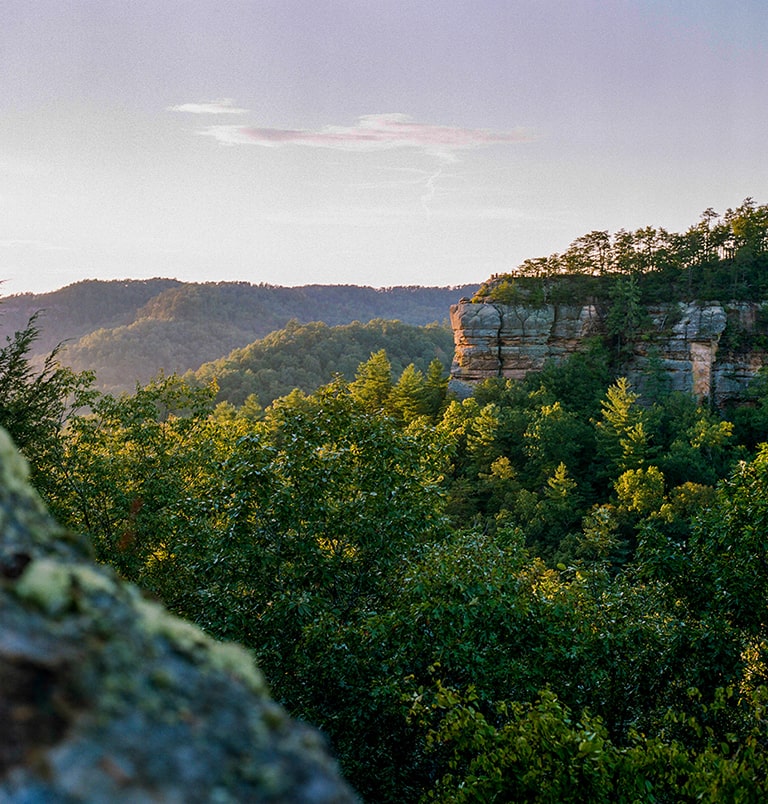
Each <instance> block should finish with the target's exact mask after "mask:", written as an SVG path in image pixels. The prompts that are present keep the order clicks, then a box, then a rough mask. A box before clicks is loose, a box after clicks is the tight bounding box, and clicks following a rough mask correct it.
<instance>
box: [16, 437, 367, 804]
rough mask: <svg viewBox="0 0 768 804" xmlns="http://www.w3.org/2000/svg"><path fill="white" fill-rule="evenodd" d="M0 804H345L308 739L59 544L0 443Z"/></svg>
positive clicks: (65, 539) (193, 643) (215, 652)
mask: <svg viewBox="0 0 768 804" xmlns="http://www.w3.org/2000/svg"><path fill="white" fill-rule="evenodd" d="M0 618H1V620H2V624H1V626H0V802H3V804H22V802H23V804H43V803H44V802H45V804H75V802H93V803H94V804H101V803H102V802H103V803H104V804H107V803H108V804H149V803H150V802H164V804H196V803H197V802H199V803H200V804H203V802H205V803H206V804H208V802H232V804H234V803H235V802H243V801H260V802H262V801H263V802H313V803H317V804H320V802H323V804H331V802H338V803H339V804H341V803H345V802H352V801H355V800H356V799H355V796H354V795H353V793H352V791H351V790H350V789H349V787H348V786H347V785H346V784H345V783H344V781H343V780H342V779H341V778H340V776H339V774H338V772H337V769H336V766H335V764H334V762H333V760H332V759H331V757H330V755H329V753H328V751H327V748H326V746H325V744H324V740H323V738H322V737H321V736H320V735H319V734H318V733H317V732H315V731H314V730H312V729H310V728H308V727H306V726H303V725H300V724H298V723H296V722H294V721H292V720H291V719H290V718H289V717H288V716H287V715H286V713H285V712H284V711H283V709H281V708H280V707H279V706H277V705H276V704H275V703H273V702H272V701H271V700H270V698H269V695H268V693H267V690H266V686H265V684H264V681H263V679H262V677H261V674H260V673H259V671H258V669H257V668H256V667H255V666H254V664H253V661H252V659H251V657H250V655H249V654H248V653H247V652H246V651H245V650H244V649H243V648H240V647H238V646H236V645H233V644H223V643H219V642H215V641H214V640H212V639H210V638H209V637H207V636H206V635H204V634H203V633H202V632H201V631H200V630H199V629H198V628H196V627H195V626H193V625H191V624H190V623H187V622H185V621H183V620H180V619H178V618H176V617H174V616H172V615H170V614H169V613H168V612H167V611H165V610H164V609H163V608H162V607H161V606H160V605H158V604H157V603H154V602H151V601H149V600H146V599H145V598H144V597H142V595H141V594H140V593H139V591H138V590H137V589H136V588H135V587H132V586H130V585H127V584H125V583H123V582H122V581H120V580H119V579H118V578H117V577H116V576H115V574H114V573H113V572H111V571H110V570H109V569H107V568H105V567H100V566H97V565H95V564H94V563H93V562H92V561H91V560H90V558H89V554H88V550H87V547H86V545H85V543H84V542H83V541H81V540H79V539H77V538H73V537H71V536H70V535H68V534H67V533H65V532H63V531H62V530H61V529H60V528H59V527H58V526H57V525H56V524H55V523H54V522H53V521H52V520H51V519H50V518H49V516H48V514H47V513H46V511H45V509H44V507H43V505H42V503H41V502H40V500H39V499H38V497H37V496H36V495H35V493H34V492H33V491H32V490H31V489H30V487H29V485H28V484H27V481H26V464H25V462H24V460H23V459H22V458H21V457H20V456H19V454H18V453H17V452H16V450H15V449H14V447H13V445H12V444H11V442H10V439H9V438H8V436H7V434H6V433H5V431H3V430H2V429H0Z"/></svg>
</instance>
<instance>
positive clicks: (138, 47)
mask: <svg viewBox="0 0 768 804" xmlns="http://www.w3.org/2000/svg"><path fill="white" fill-rule="evenodd" d="M2 17H3V22H2V25H1V26H0V279H1V280H3V284H2V285H0V291H1V292H2V293H3V294H4V295H8V294H13V293H21V292H29V291H31V292H35V293H40V292H46V291H50V290H54V289H56V288H59V287H63V286H65V285H68V284H70V283H72V282H76V281H79V280H81V279H93V278H98V279H124V278H131V279H143V278H149V277H154V276H167V277H176V278H178V279H181V280H184V281H194V282H208V281H248V282H253V283H259V282H267V283H270V284H275V285H304V284H314V283H321V284H358V285H371V286H374V287H390V286H395V285H438V286H447V285H460V284H469V283H475V282H478V283H479V282H482V281H483V280H484V279H486V278H487V277H488V276H490V275H491V274H493V273H499V272H503V271H510V270H513V269H514V268H515V266H517V265H519V264H520V263H521V262H522V261H523V260H525V259H527V258H533V257H539V256H546V255H549V254H552V253H555V252H562V251H564V250H565V249H566V248H567V247H568V245H569V244H570V243H571V242H572V241H573V240H575V239H576V238H577V237H579V236H581V235H583V234H586V233H587V232H590V231H593V230H608V231H609V232H615V231H617V230H618V229H621V228H624V229H629V230H632V229H636V228H640V227H644V226H657V227H664V228H666V229H667V230H669V231H684V230H685V229H687V228H688V227H689V226H691V225H693V224H695V223H696V222H697V221H698V220H699V218H700V215H701V213H702V212H703V211H704V210H705V209H707V208H708V207H712V208H714V209H715V210H716V211H717V212H720V213H722V212H724V211H725V210H726V209H727V208H729V207H732V208H733V207H736V206H738V205H739V204H740V203H741V202H742V201H743V200H744V199H745V198H746V197H752V198H754V199H755V201H756V202H757V203H760V204H762V203H766V202H768V158H767V157H766V150H767V148H766V145H767V143H768V8H766V6H765V0H729V1H728V2H726V1H725V0H559V2H556V1H555V0H466V1H465V0H439V1H438V0H226V2H222V1H221V0H186V1H184V2H182V1H181V0H157V1H156V2H155V1H154V0H151V1H150V0H119V1H116V0H90V1H86V0H3V3H2Z"/></svg>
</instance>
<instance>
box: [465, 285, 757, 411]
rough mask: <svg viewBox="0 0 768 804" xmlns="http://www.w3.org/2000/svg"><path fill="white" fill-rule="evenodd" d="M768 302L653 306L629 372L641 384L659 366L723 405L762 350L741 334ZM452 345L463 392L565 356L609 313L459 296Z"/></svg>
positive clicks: (753, 330)
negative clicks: (744, 344)
mask: <svg viewBox="0 0 768 804" xmlns="http://www.w3.org/2000/svg"><path fill="white" fill-rule="evenodd" d="M763 309H764V308H763V305H761V304H753V303H734V304H730V305H723V304H720V303H718V302H710V303H706V304H698V303H692V304H684V303H679V304H678V303H672V304H666V305H659V306H657V307H653V308H648V310H647V314H648V323H647V325H646V326H645V327H644V329H643V332H642V335H641V337H639V338H637V339H636V340H635V342H634V343H632V344H631V354H630V355H629V357H628V359H627V361H626V365H625V373H626V374H627V375H628V377H629V378H630V380H632V382H633V384H635V385H636V386H639V387H642V385H643V383H644V382H645V380H646V378H647V377H648V374H649V371H651V370H654V371H656V372H660V373H661V375H662V377H663V378H664V379H665V380H666V382H667V384H668V387H669V388H670V389H671V390H674V391H684V392H687V393H692V394H694V395H695V396H696V397H697V398H699V399H704V398H709V399H711V400H712V401H713V403H714V404H716V405H723V404H726V403H728V402H730V401H733V400H738V399H740V398H742V397H743V395H744V391H745V389H746V387H747V385H748V384H749V382H750V381H751V380H752V379H753V378H754V376H755V374H756V373H757V372H758V370H759V369H760V368H761V367H762V366H764V365H766V364H768V355H767V354H766V353H765V352H764V351H756V350H738V349H736V348H735V347H734V344H735V343H736V342H737V341H738V337H737V336H738V335H746V336H748V337H751V336H754V335H755V334H759V333H758V330H759V328H760V323H759V322H760V320H761V313H762V311H763ZM451 326H452V328H453V335H454V343H455V353H454V360H453V367H452V369H451V379H452V382H453V387H454V389H455V390H457V392H458V393H459V394H461V392H462V390H464V391H467V389H468V386H471V385H472V384H473V383H475V382H478V381H480V380H484V379H487V378H489V377H506V378H511V379H522V378H523V377H525V375H526V374H528V372H530V371H540V370H541V369H542V368H543V366H544V364H545V363H546V362H547V361H548V360H554V361H556V362H559V361H562V360H563V359H564V358H566V357H568V356H569V355H571V354H573V353H574V352H577V351H579V350H581V349H584V348H585V347H586V344H587V342H588V340H587V339H588V338H589V337H590V336H596V335H598V336H599V335H603V334H604V332H605V326H604V317H603V314H602V312H601V311H600V309H598V307H596V306H595V305H593V304H585V305H564V304H560V305H552V304H548V305H542V306H538V307H535V306H532V305H525V304H519V305H504V304H498V303H492V302H491V303H489V302H480V303H476V302H475V303H473V302H469V301H466V300H462V301H461V302H459V303H458V304H455V305H453V306H452V307H451Z"/></svg>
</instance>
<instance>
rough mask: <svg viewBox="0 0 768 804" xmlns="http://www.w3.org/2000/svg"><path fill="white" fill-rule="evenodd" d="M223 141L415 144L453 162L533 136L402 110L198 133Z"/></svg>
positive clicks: (350, 146) (374, 146)
mask: <svg viewBox="0 0 768 804" xmlns="http://www.w3.org/2000/svg"><path fill="white" fill-rule="evenodd" d="M200 133H201V134H204V135H206V136H210V137H214V138H215V139H216V140H218V141H219V142H221V143H223V144H225V145H260V146H262V147H267V148H276V147H281V146H285V145H301V146H304V147H309V148H332V149H338V150H343V151H383V150H390V149H392V148H418V149H421V150H423V151H427V152H429V153H431V154H433V155H435V156H439V157H441V158H443V159H445V160H447V161H450V160H452V158H453V154H454V152H455V151H458V150H466V149H470V148H479V147H482V146H485V145H504V144H512V143H519V142H527V141H530V140H532V139H533V136H532V135H531V133H530V132H527V131H524V130H523V129H514V130H512V131H494V130H491V129H484V128H460V127H456V126H436V125H430V124H427V123H418V122H415V121H413V120H412V119H411V118H410V117H408V116H407V115H403V114H375V115H374V114H372V115H365V116H364V117H361V118H359V119H358V121H357V123H356V125H354V126H325V127H324V128H321V129H315V130H313V129H284V128H256V127H253V126H209V127H208V128H206V129H204V130H203V131H201V132H200Z"/></svg>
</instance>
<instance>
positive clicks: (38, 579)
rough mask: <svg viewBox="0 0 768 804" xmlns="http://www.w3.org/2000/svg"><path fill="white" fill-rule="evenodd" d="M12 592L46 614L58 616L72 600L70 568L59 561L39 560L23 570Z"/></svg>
mask: <svg viewBox="0 0 768 804" xmlns="http://www.w3.org/2000/svg"><path fill="white" fill-rule="evenodd" d="M13 591H14V592H15V594H16V595H17V597H19V598H21V599H22V600H26V601H29V602H31V603H34V604H35V605H37V606H39V607H40V608H41V609H43V611H45V612H47V613H48V614H59V613H61V612H62V611H64V610H65V609H66V608H67V607H68V606H69V604H70V602H71V600H72V568H71V567H68V566H67V565H66V564H62V563H61V562H60V561H54V560H53V559H50V558H39V559H37V560H36V561H33V562H32V563H31V564H29V566H28V567H27V568H26V569H25V570H24V574H23V575H22V576H21V578H19V580H18V582H17V583H15V584H14V585H13Z"/></svg>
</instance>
